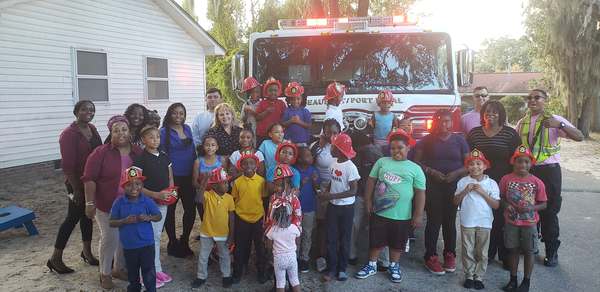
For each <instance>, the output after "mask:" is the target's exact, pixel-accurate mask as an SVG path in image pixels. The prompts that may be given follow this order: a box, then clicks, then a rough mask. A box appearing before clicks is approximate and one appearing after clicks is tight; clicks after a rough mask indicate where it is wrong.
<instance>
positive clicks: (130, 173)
mask: <svg viewBox="0 0 600 292" xmlns="http://www.w3.org/2000/svg"><path fill="white" fill-rule="evenodd" d="M135 179H139V180H141V181H144V180H145V179H146V177H145V176H143V175H142V169H141V168H139V167H135V166H132V167H130V168H128V169H126V170H125V176H124V177H121V187H122V188H123V187H125V185H126V184H128V183H130V182H131V181H133V180H135Z"/></svg>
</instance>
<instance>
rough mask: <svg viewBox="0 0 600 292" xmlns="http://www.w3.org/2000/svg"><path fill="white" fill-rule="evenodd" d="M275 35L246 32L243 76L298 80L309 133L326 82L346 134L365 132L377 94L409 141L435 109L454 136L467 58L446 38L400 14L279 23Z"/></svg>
mask: <svg viewBox="0 0 600 292" xmlns="http://www.w3.org/2000/svg"><path fill="white" fill-rule="evenodd" d="M278 24H279V29H278V30H270V31H265V32H258V33H253V34H251V35H250V38H249V54H248V57H249V62H248V74H249V75H250V76H253V77H254V78H256V79H257V80H259V82H264V81H265V80H267V79H268V78H269V77H271V76H273V77H275V78H277V79H279V80H280V81H281V82H282V84H283V85H284V86H285V85H286V84H287V83H288V82H291V81H297V82H300V83H301V84H302V85H303V86H304V89H305V95H306V107H307V109H308V110H309V111H310V112H311V114H312V117H313V130H314V131H313V133H318V131H320V125H321V123H322V121H323V118H324V116H325V111H326V109H327V104H326V103H325V102H324V100H323V96H324V94H325V88H326V87H327V85H328V84H330V83H331V82H333V81H337V82H341V83H343V84H344V85H345V86H346V95H345V97H344V99H343V101H342V103H341V105H340V106H341V108H342V111H343V113H344V124H345V126H346V129H349V130H354V131H368V130H369V129H368V128H367V126H368V123H367V122H368V119H369V118H370V117H371V115H372V113H373V112H374V111H378V110H379V108H378V106H377V103H376V98H377V95H378V93H379V92H380V91H381V90H385V89H387V90H391V91H392V93H393V94H394V97H395V99H396V101H395V103H394V106H393V107H392V109H391V110H392V112H394V113H395V115H396V116H397V118H400V119H403V118H407V119H409V120H410V122H411V123H412V126H413V135H414V137H415V138H417V139H419V138H422V137H423V136H425V135H426V134H428V130H429V129H430V128H431V125H432V119H431V118H432V115H433V113H434V112H435V111H436V110H438V109H444V108H445V109H449V110H451V111H452V113H453V121H454V129H453V130H454V131H457V132H458V131H460V123H459V121H460V115H461V112H460V104H461V98H460V95H459V93H458V86H467V85H469V84H470V82H471V79H472V77H471V76H472V73H471V72H472V66H473V60H472V53H471V51H470V50H468V49H463V50H457V51H453V48H452V42H451V39H450V35H448V34H447V33H444V32H434V31H430V30H425V29H423V28H421V27H419V25H418V24H417V23H416V22H415V21H412V20H410V19H409V18H408V17H405V16H383V17H349V18H320V19H283V20H279V22H278ZM244 66H245V61H244V56H243V55H236V56H235V58H234V60H233V65H232V84H233V86H234V88H235V89H237V90H239V89H241V82H242V80H243V78H244V77H246V76H245V67H244Z"/></svg>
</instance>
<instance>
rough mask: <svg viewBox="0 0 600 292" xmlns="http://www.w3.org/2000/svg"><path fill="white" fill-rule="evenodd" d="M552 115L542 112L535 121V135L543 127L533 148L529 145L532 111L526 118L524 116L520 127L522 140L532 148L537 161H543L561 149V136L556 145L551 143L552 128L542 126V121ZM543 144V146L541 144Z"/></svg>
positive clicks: (526, 145)
mask: <svg viewBox="0 0 600 292" xmlns="http://www.w3.org/2000/svg"><path fill="white" fill-rule="evenodd" d="M550 117H551V115H549V114H546V113H544V114H542V116H540V117H538V118H537V120H536V121H535V128H534V129H533V133H534V135H535V133H538V129H539V127H542V130H541V131H540V137H538V138H537V140H536V141H535V145H533V148H532V147H531V146H530V145H529V129H530V123H531V113H527V115H526V116H525V118H523V120H522V122H521V128H520V129H519V133H521V141H522V142H523V145H525V147H527V148H529V149H531V152H532V154H533V156H534V157H535V159H536V160H537V163H540V162H543V161H544V160H546V159H548V158H549V157H550V156H553V155H555V154H558V152H559V151H560V136H558V137H557V143H556V145H551V144H550V139H549V137H550V129H549V128H546V127H543V126H542V123H543V122H544V120H546V119H547V118H550ZM541 145H543V146H541Z"/></svg>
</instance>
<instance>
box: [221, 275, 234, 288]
mask: <svg viewBox="0 0 600 292" xmlns="http://www.w3.org/2000/svg"><path fill="white" fill-rule="evenodd" d="M232 284H233V278H232V277H223V288H230V287H231V285H232Z"/></svg>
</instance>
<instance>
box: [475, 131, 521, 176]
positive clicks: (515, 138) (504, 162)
mask: <svg viewBox="0 0 600 292" xmlns="http://www.w3.org/2000/svg"><path fill="white" fill-rule="evenodd" d="M467 142H468V143H469V146H470V147H471V149H475V148H477V149H478V150H480V151H481V152H483V155H485V158H487V160H489V161H490V164H491V167H490V168H489V169H487V170H486V171H485V174H487V175H488V176H489V177H490V178H492V179H493V180H495V181H496V182H499V181H500V179H501V178H502V176H504V175H506V174H508V173H510V172H512V166H511V165H510V157H511V156H512V155H513V153H514V152H515V149H517V147H519V145H521V138H520V137H519V134H518V133H517V131H515V129H513V128H511V127H508V126H502V129H501V130H500V132H498V134H496V135H494V136H493V137H488V136H486V135H485V133H484V132H483V127H481V126H479V127H475V128H473V129H472V130H471V131H470V132H469V135H467Z"/></svg>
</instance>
